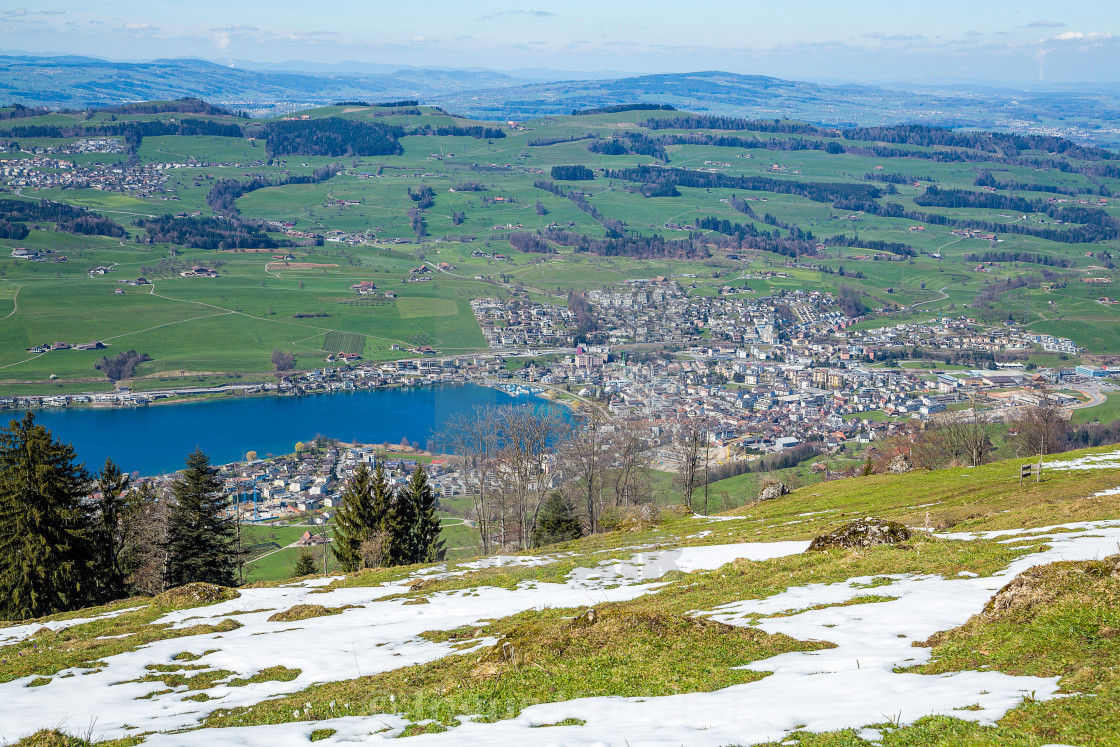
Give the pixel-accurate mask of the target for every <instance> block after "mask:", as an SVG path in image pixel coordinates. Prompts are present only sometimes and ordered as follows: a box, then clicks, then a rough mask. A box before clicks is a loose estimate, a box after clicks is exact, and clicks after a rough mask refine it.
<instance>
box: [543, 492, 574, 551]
mask: <svg viewBox="0 0 1120 747" xmlns="http://www.w3.org/2000/svg"><path fill="white" fill-rule="evenodd" d="M582 535H583V528H582V527H581V526H580V523H579V519H577V518H576V515H575V511H573V510H572V504H571V503H569V502H568V501H567V500H565V499H564V497H563V496H562V495H560V494H559V493H552V494H551V495H549V496H548V498H545V500H544V503H542V504H541V510H540V513H539V514H538V515H537V525H536V526H535V527H533V547H542V546H544V545H553V544H556V543H557V542H567V541H568V540H573V539H577V538H578V537H580V536H582Z"/></svg>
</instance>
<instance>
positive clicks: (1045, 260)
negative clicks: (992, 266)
mask: <svg viewBox="0 0 1120 747" xmlns="http://www.w3.org/2000/svg"><path fill="white" fill-rule="evenodd" d="M964 259H965V261H966V262H1028V263H1030V264H1032V265H1045V266H1046V267H1072V266H1073V263H1072V262H1070V261H1069V260H1068V259H1064V258H1062V257H1051V256H1049V255H1047V254H1031V253H1030V252H984V253H983V254H976V253H975V252H974V253H972V254H966V255H965V256H964Z"/></svg>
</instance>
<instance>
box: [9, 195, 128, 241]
mask: <svg viewBox="0 0 1120 747" xmlns="http://www.w3.org/2000/svg"><path fill="white" fill-rule="evenodd" d="M15 221H30V222H35V223H50V222H53V223H54V224H55V228H57V229H58V230H59V231H63V232H65V233H75V234H81V235H84V236H112V237H113V238H118V239H119V238H122V237H124V235H125V231H124V229H123V228H121V226H120V225H119V224H118V223H116V222H114V221H111V220H109V219H108V218H106V217H104V216H102V215H98V214H97V213H91V212H90V211H88V210H86V209H85V208H80V207H72V206H70V205H65V204H63V203H60V202H49V201H47V200H9V199H0V235H2V234H5V233H6V234H7V236H6V238H12V239H23V238H26V237H27V227H26V226H17V225H16V223H15Z"/></svg>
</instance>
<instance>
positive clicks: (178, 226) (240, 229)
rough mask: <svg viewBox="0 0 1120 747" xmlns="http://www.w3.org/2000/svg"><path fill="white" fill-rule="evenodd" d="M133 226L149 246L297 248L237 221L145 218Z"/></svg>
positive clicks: (192, 218)
mask: <svg viewBox="0 0 1120 747" xmlns="http://www.w3.org/2000/svg"><path fill="white" fill-rule="evenodd" d="M133 225H135V226H137V227H138V228H142V229H144V231H146V232H147V234H148V241H149V243H153V244H157V243H158V244H181V245H183V246H189V247H193V248H195V249H276V248H279V247H287V246H293V244H292V242H291V241H288V240H287V239H274V238H273V237H271V236H269V235H268V234H267V233H265V232H264V231H263V230H262V229H261V224H259V223H256V222H254V221H245V220H241V219H237V218H223V217H219V218H212V217H208V216H174V215H162V216H160V217H158V218H141V219H139V220H137V221H136V222H135V223H134V224H133Z"/></svg>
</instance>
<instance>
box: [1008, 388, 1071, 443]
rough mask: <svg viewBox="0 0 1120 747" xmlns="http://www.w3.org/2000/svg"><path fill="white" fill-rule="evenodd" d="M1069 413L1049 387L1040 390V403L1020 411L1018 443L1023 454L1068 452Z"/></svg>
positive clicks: (1017, 421) (1016, 422)
mask: <svg viewBox="0 0 1120 747" xmlns="http://www.w3.org/2000/svg"><path fill="white" fill-rule="evenodd" d="M1068 417H1069V415H1068V413H1067V412H1066V411H1065V410H1063V409H1062V408H1060V407H1058V404H1057V400H1056V399H1055V398H1054V397H1053V395H1052V394H1051V393H1050V390H1049V389H1048V388H1047V387H1045V386H1043V387H1040V388H1039V390H1038V402H1037V403H1036V404H1033V405H1029V406H1027V407H1024V408H1022V409H1021V410H1020V413H1019V417H1018V418H1017V419H1016V421H1015V425H1017V426H1018V428H1019V436H1018V439H1017V440H1018V443H1017V446H1018V447H1019V449H1020V450H1021V451H1022V453H1024V454H1056V453H1058V452H1061V451H1065V449H1066V445H1067V443H1068V441H1069V430H1070V429H1069V420H1068Z"/></svg>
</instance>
